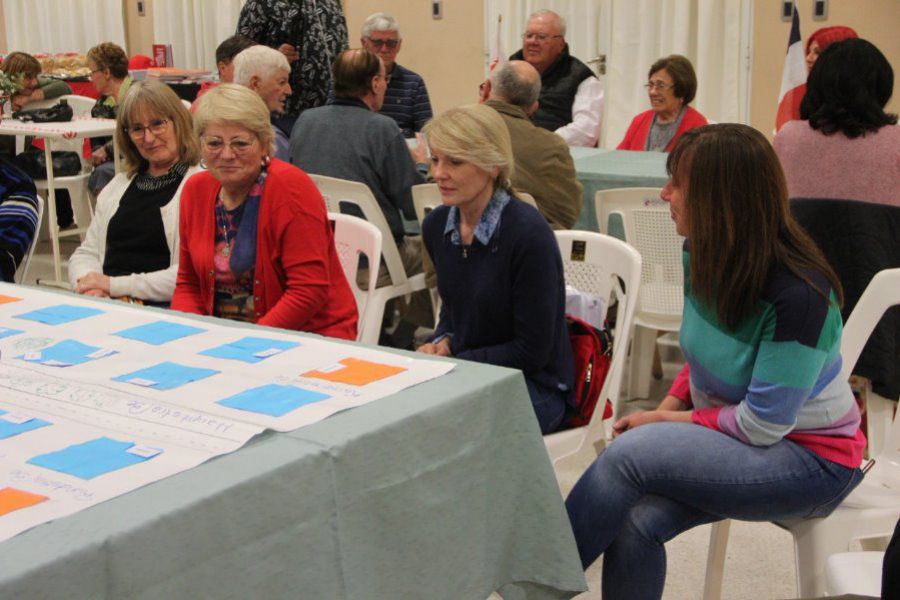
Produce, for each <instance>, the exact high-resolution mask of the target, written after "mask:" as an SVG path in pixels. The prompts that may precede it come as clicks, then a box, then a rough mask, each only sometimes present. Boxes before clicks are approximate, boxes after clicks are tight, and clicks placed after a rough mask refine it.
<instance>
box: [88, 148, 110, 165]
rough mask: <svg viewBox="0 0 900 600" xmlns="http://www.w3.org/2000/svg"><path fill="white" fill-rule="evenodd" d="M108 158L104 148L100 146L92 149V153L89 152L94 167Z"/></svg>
mask: <svg viewBox="0 0 900 600" xmlns="http://www.w3.org/2000/svg"><path fill="white" fill-rule="evenodd" d="M108 160H109V156H108V155H107V154H106V148H104V147H103V146H100V147H99V148H97V149H96V150H94V152H93V154H91V164H92V165H94V166H95V167H96V166H97V165H102V164H103V163H105V162H106V161H108Z"/></svg>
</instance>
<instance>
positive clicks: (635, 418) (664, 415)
mask: <svg viewBox="0 0 900 600" xmlns="http://www.w3.org/2000/svg"><path fill="white" fill-rule="evenodd" d="M673 397H674V396H673ZM658 421H673V422H674V421H677V422H681V423H690V422H691V411H686V410H648V411H644V412H639V413H634V414H631V415H628V416H625V417H622V418H621V419H619V420H618V421H616V422H615V423H613V437H616V436H618V435H620V434H623V433H625V432H626V431H628V430H629V429H634V428H636V427H640V426H641V425H646V424H647V423H656V422H658Z"/></svg>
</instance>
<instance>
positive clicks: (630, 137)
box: [616, 54, 706, 152]
mask: <svg viewBox="0 0 900 600" xmlns="http://www.w3.org/2000/svg"><path fill="white" fill-rule="evenodd" d="M644 87H645V88H647V94H648V96H649V97H650V110H648V111H646V112H642V113H641V114H639V115H638V116H636V117H635V118H634V119H633V120H632V121H631V125H629V126H628V131H627V132H625V137H624V138H623V139H622V141H621V142H620V143H619V145H618V146H617V147H616V150H648V151H650V152H654V151H655V152H671V151H672V148H674V147H675V144H677V143H678V138H679V137H681V134H683V133H684V132H685V131H689V130H691V129H693V128H695V127H700V126H701V125H706V117H704V116H703V115H701V114H700V113H699V112H697V111H696V110H694V109H693V108H691V107H690V106H688V104H690V103H691V100H693V99H694V96H695V95H696V94H697V75H696V74H695V73H694V67H693V66H692V65H691V61H689V60H688V59H687V58H685V57H684V56H681V55H679V54H672V55H671V56H666V57H664V58H661V59H659V60H658V61H656V62H655V63H653V65H652V66H651V67H650V72H649V73H648V75H647V83H646V84H645V85H644Z"/></svg>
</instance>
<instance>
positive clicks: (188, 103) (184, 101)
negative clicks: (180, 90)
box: [181, 98, 191, 111]
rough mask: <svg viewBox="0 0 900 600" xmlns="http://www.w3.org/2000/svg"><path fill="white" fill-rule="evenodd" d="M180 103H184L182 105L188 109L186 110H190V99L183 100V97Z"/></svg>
mask: <svg viewBox="0 0 900 600" xmlns="http://www.w3.org/2000/svg"><path fill="white" fill-rule="evenodd" d="M181 103H182V104H183V105H184V107H185V108H186V109H188V111H190V110H191V101H190V100H185V99H184V98H182V99H181Z"/></svg>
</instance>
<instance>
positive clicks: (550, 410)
mask: <svg viewBox="0 0 900 600" xmlns="http://www.w3.org/2000/svg"><path fill="white" fill-rule="evenodd" d="M525 385H527V386H528V396H529V397H530V398H531V406H532V407H533V408H534V414H535V415H536V416H537V420H538V424H539V425H540V426H541V434H542V435H547V434H548V433H553V432H554V431H556V430H557V429H559V427H560V425H562V422H563V419H564V418H565V416H566V406H567V404H566V396H567V393H566V392H561V391H559V390H551V389H549V388H546V387H544V386H542V385H538V384H536V383H534V382H533V381H531V380H530V379H528V378H527V377H526V378H525Z"/></svg>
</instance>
